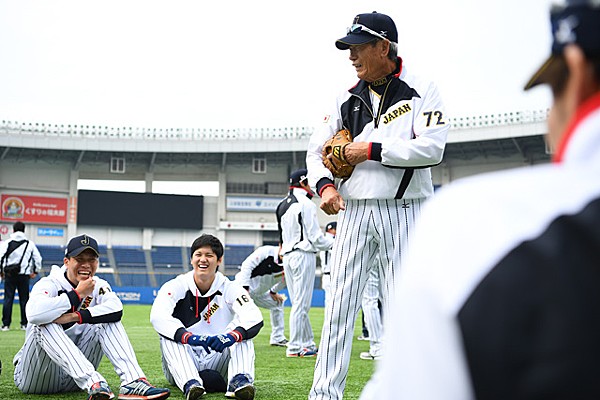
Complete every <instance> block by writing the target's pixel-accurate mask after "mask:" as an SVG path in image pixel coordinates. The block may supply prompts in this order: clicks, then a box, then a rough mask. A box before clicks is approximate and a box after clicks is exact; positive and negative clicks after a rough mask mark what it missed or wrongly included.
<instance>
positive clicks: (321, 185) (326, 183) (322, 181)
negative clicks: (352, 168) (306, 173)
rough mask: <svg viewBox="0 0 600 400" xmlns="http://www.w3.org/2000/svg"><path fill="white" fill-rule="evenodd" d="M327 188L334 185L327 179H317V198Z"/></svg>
mask: <svg viewBox="0 0 600 400" xmlns="http://www.w3.org/2000/svg"><path fill="white" fill-rule="evenodd" d="M329 186H333V187H335V184H334V183H333V181H332V180H331V179H329V178H321V179H319V182H317V193H318V194H319V196H321V193H323V189H325V188H327V187H329Z"/></svg>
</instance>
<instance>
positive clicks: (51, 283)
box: [26, 265, 123, 338]
mask: <svg viewBox="0 0 600 400" xmlns="http://www.w3.org/2000/svg"><path fill="white" fill-rule="evenodd" d="M66 271H67V267H66V266H64V265H63V266H62V267H60V268H59V267H58V266H57V265H54V266H52V270H51V272H50V275H48V276H46V277H44V278H42V279H40V280H39V281H38V282H37V283H36V284H35V285H33V288H32V289H31V294H30V296H29V301H28V302H27V306H26V312H27V319H28V320H29V322H31V323H32V324H36V325H43V324H48V323H51V322H52V321H54V320H55V319H56V318H58V317H60V316H61V315H63V314H64V313H66V312H74V311H79V312H80V314H81V318H82V323H84V324H85V323H102V322H115V321H119V320H120V319H121V317H122V314H123V303H121V300H120V299H119V298H118V297H117V295H116V294H115V293H114V292H113V291H112V289H111V287H110V284H109V283H108V282H106V281H105V280H104V279H102V278H99V277H98V276H94V277H92V279H93V280H94V281H95V282H96V284H95V286H94V291H93V292H92V294H91V295H90V296H87V297H86V298H84V299H80V298H79V296H78V295H77V293H75V292H74V291H73V289H74V286H73V285H72V284H71V283H70V282H69V281H68V280H67V278H66ZM63 328H65V331H66V333H67V334H68V335H69V337H71V338H73V337H76V336H78V335H79V334H80V333H81V331H82V327H81V325H80V324H67V325H63Z"/></svg>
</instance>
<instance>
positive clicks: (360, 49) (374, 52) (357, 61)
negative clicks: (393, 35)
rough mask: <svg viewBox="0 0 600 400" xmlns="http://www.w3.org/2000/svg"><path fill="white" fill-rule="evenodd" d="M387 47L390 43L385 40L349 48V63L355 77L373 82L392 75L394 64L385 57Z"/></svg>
mask: <svg viewBox="0 0 600 400" xmlns="http://www.w3.org/2000/svg"><path fill="white" fill-rule="evenodd" d="M389 46H390V43H389V42H388V41H385V40H378V41H376V42H370V43H365V44H360V45H356V46H350V61H352V66H353V67H354V69H356V76H358V78H359V79H362V80H364V81H367V82H374V81H376V80H378V79H381V78H383V77H385V76H386V75H388V74H390V73H392V72H393V71H394V68H395V64H394V62H393V61H391V60H390V59H389V58H388V56H387V54H388V51H389Z"/></svg>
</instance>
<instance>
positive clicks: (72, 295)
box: [67, 289, 81, 308]
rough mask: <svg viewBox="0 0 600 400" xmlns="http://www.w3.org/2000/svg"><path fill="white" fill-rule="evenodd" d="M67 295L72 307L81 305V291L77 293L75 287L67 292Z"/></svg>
mask: <svg viewBox="0 0 600 400" xmlns="http://www.w3.org/2000/svg"><path fill="white" fill-rule="evenodd" d="M67 297H68V298H69V303H71V306H72V307H75V308H77V307H79V303H81V297H79V293H77V292H76V291H75V289H73V290H71V291H70V292H67Z"/></svg>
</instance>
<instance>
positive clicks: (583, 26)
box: [525, 0, 600, 90]
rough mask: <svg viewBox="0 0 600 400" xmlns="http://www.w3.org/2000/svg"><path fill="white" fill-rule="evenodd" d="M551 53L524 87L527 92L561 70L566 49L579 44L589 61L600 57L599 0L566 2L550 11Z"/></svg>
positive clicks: (548, 80) (570, 0) (567, 0)
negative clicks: (590, 58) (597, 56)
mask: <svg viewBox="0 0 600 400" xmlns="http://www.w3.org/2000/svg"><path fill="white" fill-rule="evenodd" d="M550 24H551V26H552V52H551V54H550V57H549V58H548V59H547V60H546V61H545V62H544V64H542V66H541V67H540V68H539V69H538V70H537V71H536V73H535V74H533V76H532V77H531V79H529V82H527V84H526V85H525V90H529V89H531V88H532V87H534V86H537V85H539V84H542V83H548V82H550V81H551V79H552V77H553V76H554V75H555V73H556V72H555V71H557V70H560V60H561V55H562V53H563V50H564V48H565V46H567V45H569V44H576V45H578V46H579V47H581V49H582V50H583V52H584V53H585V55H586V56H587V57H591V56H595V55H600V2H599V1H597V0H566V2H564V4H562V5H555V6H553V7H552V9H551V10H550Z"/></svg>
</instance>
